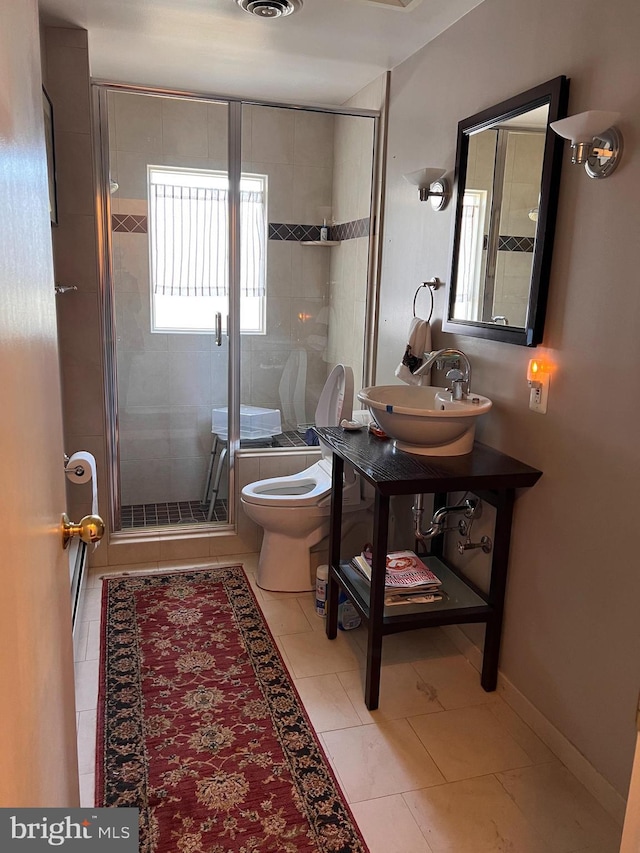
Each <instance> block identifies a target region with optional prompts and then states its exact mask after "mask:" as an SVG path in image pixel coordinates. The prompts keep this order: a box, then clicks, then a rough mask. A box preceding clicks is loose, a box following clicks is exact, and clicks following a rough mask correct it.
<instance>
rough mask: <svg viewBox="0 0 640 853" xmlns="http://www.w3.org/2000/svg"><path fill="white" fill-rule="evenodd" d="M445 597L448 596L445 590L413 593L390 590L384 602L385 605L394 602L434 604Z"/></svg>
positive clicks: (388, 605) (390, 604)
mask: <svg viewBox="0 0 640 853" xmlns="http://www.w3.org/2000/svg"><path fill="white" fill-rule="evenodd" d="M443 598H446V596H445V594H444V592H439V591H438V590H434V591H433V592H429V590H425V591H424V592H411V593H402V592H401V593H394V592H388V593H387V594H386V595H385V597H384V603H385V607H391V606H393V605H394V604H433V602H434V601H442V599H443Z"/></svg>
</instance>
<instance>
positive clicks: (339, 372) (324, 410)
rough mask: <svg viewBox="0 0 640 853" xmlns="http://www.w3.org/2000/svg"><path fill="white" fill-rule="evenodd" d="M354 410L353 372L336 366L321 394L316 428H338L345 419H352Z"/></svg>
mask: <svg viewBox="0 0 640 853" xmlns="http://www.w3.org/2000/svg"><path fill="white" fill-rule="evenodd" d="M352 410H353V370H351V368H350V367H347V366H346V365H345V364H336V366H335V367H334V368H333V370H332V371H331V373H330V374H329V376H328V378H327V381H326V382H325V383H324V388H323V389H322V393H321V394H320V399H319V400H318V405H317V407H316V417H315V424H316V426H321V427H325V426H338V424H339V423H340V421H341V420H342V419H343V418H347V420H350V419H351V414H352Z"/></svg>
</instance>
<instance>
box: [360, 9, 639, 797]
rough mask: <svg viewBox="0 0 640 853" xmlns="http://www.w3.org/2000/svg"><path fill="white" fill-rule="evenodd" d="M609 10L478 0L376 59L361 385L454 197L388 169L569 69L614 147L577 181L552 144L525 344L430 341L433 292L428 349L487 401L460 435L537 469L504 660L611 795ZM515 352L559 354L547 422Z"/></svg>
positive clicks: (617, 105)
mask: <svg viewBox="0 0 640 853" xmlns="http://www.w3.org/2000/svg"><path fill="white" fill-rule="evenodd" d="M609 11H610V12H611V14H609V13H603V9H602V5H601V4H600V3H599V2H598V0H582V2H580V3H577V2H573V0H560V2H559V0H537V2H535V3H532V2H530V0H485V2H484V3H483V4H481V5H480V6H478V7H477V8H476V9H474V10H473V11H472V12H471V13H470V14H468V15H467V16H466V17H465V18H463V19H462V20H460V21H459V22H458V23H457V24H455V25H454V26H453V27H452V28H451V29H450V30H448V31H447V32H445V33H444V34H443V35H442V36H440V37H439V38H438V39H437V40H435V41H434V42H432V43H431V44H429V45H427V46H426V47H425V48H424V49H423V50H422V51H420V52H419V53H418V54H416V55H415V56H413V57H412V58H411V59H409V60H408V61H407V62H405V63H404V64H403V65H401V66H400V67H398V68H396V69H395V70H394V72H393V76H392V86H391V103H390V130H389V154H388V173H387V182H388V183H387V191H388V192H387V201H386V213H385V216H386V226H385V239H384V257H383V274H382V294H381V308H380V331H379V335H380V343H379V352H380V356H379V359H378V373H377V381H378V382H380V383H384V382H390V381H394V379H393V369H394V367H395V364H396V363H397V360H398V356H399V355H400V354H401V352H402V348H403V345H404V335H405V333H406V328H407V324H408V320H409V316H410V313H411V301H412V298H413V293H414V290H415V288H416V287H417V285H418V284H419V283H420V282H421V281H424V280H426V279H427V278H430V277H431V276H433V275H437V276H439V277H440V278H442V279H443V280H445V281H446V280H447V279H448V277H449V268H450V235H451V220H452V216H453V206H452V205H450V206H449V207H448V208H447V210H446V211H445V212H443V213H435V212H433V211H432V210H431V208H430V206H429V205H426V204H420V202H419V201H418V199H417V198H416V194H415V188H413V187H410V186H409V185H408V184H407V183H406V182H405V181H404V180H403V179H402V174H403V173H405V172H409V171H412V170H415V169H417V168H420V167H422V166H425V165H440V164H442V165H443V166H447V167H449V168H450V169H452V168H453V164H454V157H455V140H456V130H457V123H458V121H459V120H460V119H462V118H465V117H467V116H470V115H473V114H475V113H477V112H479V111H480V110H482V109H484V108H486V107H489V106H491V105H492V104H494V103H497V102H499V101H502V100H504V99H506V98H508V97H511V96H512V95H515V94H517V93H518V92H520V91H524V90H525V89H528V88H530V87H532V86H534V85H536V84H538V83H541V82H543V81H545V80H548V79H550V78H552V77H555V76H556V75H559V74H565V75H567V76H569V77H570V78H571V92H570V104H569V108H570V112H580V111H582V110H586V109H612V110H620V112H621V113H622V116H623V117H622V120H621V127H622V130H623V133H624V134H625V138H626V140H627V150H626V151H625V156H624V159H623V162H622V165H621V166H620V168H619V170H618V171H617V172H616V174H615V175H613V176H612V177H611V178H609V179H607V180H605V181H594V180H590V179H589V178H588V177H587V176H586V174H585V172H584V170H583V169H582V168H578V167H575V166H574V167H572V166H571V165H570V163H569V151H568V149H567V150H566V152H565V163H564V169H563V176H562V184H561V193H560V202H559V215H558V224H557V230H556V243H555V252H554V262H553V268H552V272H551V281H550V299H549V308H548V312H547V324H546V333H545V337H544V342H543V346H542V347H538V349H537V350H535V351H531V350H528V349H526V348H520V347H516V346H511V345H508V344H501V343H485V342H482V341H481V340H479V339H475V338H467V337H454V336H451V335H444V334H442V333H441V332H439V329H438V326H439V321H440V320H441V318H442V313H443V310H444V304H445V293H444V291H439V292H438V294H437V296H436V321H437V322H436V330H435V332H436V333H435V340H434V344H435V345H438V346H441V345H445V344H446V345H456V346H458V347H461V348H462V349H464V350H465V351H466V352H467V353H468V354H469V356H470V358H471V362H472V365H473V375H474V380H473V387H474V389H475V390H477V391H478V392H480V393H484V394H487V395H488V396H489V397H491V398H492V399H493V401H494V408H493V410H492V412H491V413H490V414H489V415H488V416H487V418H486V419H485V421H484V423H482V424H481V425H480V428H479V436H478V437H479V438H480V439H481V440H483V441H485V442H487V443H488V444H490V445H492V446H494V447H497V448H499V449H501V450H503V451H505V452H507V453H509V454H511V455H514V456H516V457H518V458H520V459H522V460H524V461H526V462H528V463H529V464H532V465H535V466H537V467H539V468H541V469H542V471H543V472H544V475H543V477H542V479H541V480H540V481H539V483H538V484H537V485H536V486H535V487H534V488H532V489H531V490H529V491H527V492H526V493H523V494H521V495H519V497H518V500H517V505H516V512H515V526H514V535H513V541H512V549H511V569H510V579H509V586H508V596H507V606H506V622H505V628H504V643H503V650H502V659H501V667H502V670H503V672H504V673H505V674H506V676H507V677H508V678H509V679H511V681H512V682H513V683H514V685H515V686H516V687H517V688H518V689H519V690H520V691H522V693H524V694H525V696H526V697H527V698H528V699H529V700H530V701H531V702H532V703H533V704H534V705H535V706H536V707H537V708H538V709H539V710H540V711H541V712H542V713H543V714H544V715H545V716H546V717H547V718H548V719H549V720H550V721H551V723H553V724H554V725H555V726H556V727H557V728H558V729H559V730H560V731H561V732H562V733H563V734H564V735H565V736H566V737H567V738H568V739H569V740H570V741H571V742H572V743H573V744H574V745H575V746H576V747H577V749H578V750H579V751H580V752H581V753H583V754H584V755H585V756H586V758H587V759H588V760H589V761H590V762H591V763H592V765H593V766H594V767H595V768H596V769H597V770H598V771H599V772H600V773H601V774H602V775H603V776H604V777H605V778H606V779H607V780H608V781H609V782H610V783H611V784H612V785H613V786H614V787H615V788H616V789H617V791H619V792H620V793H621V794H624V793H625V792H626V789H627V786H628V783H629V773H630V768H631V762H632V757H633V747H634V743H635V729H634V713H635V707H636V699H637V692H638V687H639V680H640V678H639V670H638V661H639V660H640V631H639V630H638V601H639V600H640V573H639V572H638V570H637V566H638V559H637V556H636V555H635V549H634V538H635V526H636V522H635V515H634V511H633V508H632V507H633V504H632V503H630V502H632V501H633V499H634V498H635V486H636V479H637V475H638V472H639V471H640V449H639V445H638V443H637V441H636V440H635V435H636V433H637V429H636V427H635V425H636V424H637V422H638V421H639V419H640V397H639V396H638V394H637V393H636V391H635V386H636V384H637V381H636V374H637V372H638V368H640V344H639V343H638V342H639V340H640V338H639V336H638V330H637V324H638V317H639V316H640V295H639V294H640V290H639V289H638V287H637V270H636V252H637V228H638V214H639V212H640V210H639V203H638V187H639V186H640V157H639V156H638V152H637V150H636V149H637V139H638V137H639V136H640V119H639V118H638V116H640V96H639V93H638V86H637V71H638V51H637V45H638V42H639V39H640V7H639V6H638V4H637V3H636V2H635V0H620V2H618V3H616V4H615V8H612V9H611V10H609ZM533 354H536V355H546V356H547V357H548V358H549V359H550V360H552V361H553V362H554V363H555V364H556V365H557V371H556V373H555V374H554V376H553V378H552V380H551V390H550V396H549V411H548V414H547V415H546V416H541V415H539V414H536V413H534V412H531V411H530V410H529V408H528V398H529V389H528V387H527V384H526V365H527V361H528V359H529V358H531V357H532V355H533ZM613 502H615V510H614V509H613V507H612V504H613ZM627 507H630V509H629V511H627V510H626V508H627ZM472 634H473V636H474V637H476V639H478V632H475V633H473V632H472Z"/></svg>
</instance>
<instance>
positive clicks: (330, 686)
mask: <svg viewBox="0 0 640 853" xmlns="http://www.w3.org/2000/svg"><path fill="white" fill-rule="evenodd" d="M294 683H295V686H296V689H297V690H298V693H299V694H300V698H301V699H302V702H303V704H304V707H305V709H306V711H307V714H309V718H310V719H311V724H312V725H313V728H314V729H315V730H316V731H317V732H326V731H332V730H334V729H345V728H349V727H351V726H358V725H360V718H359V717H358V714H357V713H356V711H355V708H354V707H353V705H352V704H351V702H350V701H349V697H348V696H347V694H346V691H345V689H344V687H343V686H342V684H341V683H340V680H339V678H338V676H337V675H335V674H331V675H317V676H312V677H311V678H297V679H295V681H294Z"/></svg>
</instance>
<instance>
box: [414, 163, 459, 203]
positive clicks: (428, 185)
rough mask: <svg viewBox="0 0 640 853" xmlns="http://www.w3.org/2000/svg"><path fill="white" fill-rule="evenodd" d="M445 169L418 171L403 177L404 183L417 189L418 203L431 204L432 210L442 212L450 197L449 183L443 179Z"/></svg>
mask: <svg viewBox="0 0 640 853" xmlns="http://www.w3.org/2000/svg"><path fill="white" fill-rule="evenodd" d="M445 173H446V169H431V168H426V169H418V170H417V172H409V173H408V174H406V175H404V179H405V181H408V182H409V183H410V184H413V185H414V186H416V187H418V191H419V194H420V201H427V199H429V201H430V202H431V207H432V208H433V209H434V210H444V208H445V207H446V206H447V204H448V203H449V198H450V197H451V187H450V186H449V181H448V180H447V179H446V178H445V177H444V175H445Z"/></svg>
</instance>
